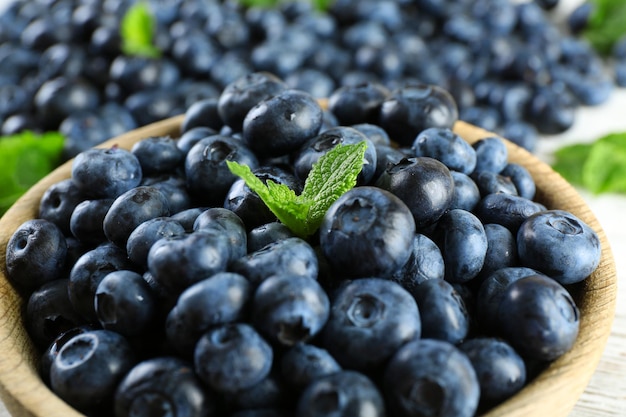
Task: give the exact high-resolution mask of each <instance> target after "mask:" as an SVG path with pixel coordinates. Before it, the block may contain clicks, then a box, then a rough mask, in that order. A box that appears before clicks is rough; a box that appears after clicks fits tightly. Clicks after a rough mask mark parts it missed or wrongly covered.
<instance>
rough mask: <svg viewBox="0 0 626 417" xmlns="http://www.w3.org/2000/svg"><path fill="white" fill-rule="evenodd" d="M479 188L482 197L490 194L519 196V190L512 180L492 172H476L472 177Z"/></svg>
mask: <svg viewBox="0 0 626 417" xmlns="http://www.w3.org/2000/svg"><path fill="white" fill-rule="evenodd" d="M470 176H471V177H472V179H473V180H474V183H475V184H476V186H477V187H478V190H479V191H480V195H481V196H483V197H484V196H486V195H489V194H498V193H502V194H511V195H517V188H516V187H515V184H514V183H513V181H512V180H511V178H509V177H507V176H505V175H500V174H496V173H495V172H490V171H475V172H474V173H472V175H470Z"/></svg>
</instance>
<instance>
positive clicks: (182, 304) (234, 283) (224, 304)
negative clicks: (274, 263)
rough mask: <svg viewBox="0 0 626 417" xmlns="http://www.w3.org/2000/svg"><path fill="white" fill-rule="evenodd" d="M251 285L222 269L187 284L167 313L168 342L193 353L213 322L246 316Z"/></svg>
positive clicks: (240, 318)
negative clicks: (191, 283) (188, 285)
mask: <svg viewBox="0 0 626 417" xmlns="http://www.w3.org/2000/svg"><path fill="white" fill-rule="evenodd" d="M252 293H253V290H252V286H251V285H250V283H249V282H248V281H247V280H246V279H245V278H244V277H243V276H241V275H239V274H235V273H232V272H220V273H217V274H215V275H212V276H211V277H210V278H206V279H204V280H202V281H199V282H197V283H195V284H193V285H191V286H190V287H188V288H187V289H186V290H185V291H183V292H182V294H181V295H180V296H179V297H178V300H177V302H176V305H175V306H174V307H173V308H172V309H171V310H170V312H169V313H168V316H167V319H166V322H165V330H166V335H167V338H168V340H169V342H170V343H171V344H172V345H173V346H174V347H175V348H176V349H177V350H178V351H179V352H180V353H182V354H184V355H190V354H191V353H192V352H193V349H194V346H195V344H196V343H197V341H198V339H200V336H202V334H203V333H205V332H206V331H207V330H208V329H210V328H211V327H213V326H216V325H220V324H224V323H232V322H235V321H239V320H243V319H244V318H245V317H246V315H247V312H248V311H247V308H248V304H249V303H248V302H249V300H250V299H251V298H252Z"/></svg>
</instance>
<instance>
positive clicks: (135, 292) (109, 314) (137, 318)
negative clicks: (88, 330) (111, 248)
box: [94, 270, 158, 339]
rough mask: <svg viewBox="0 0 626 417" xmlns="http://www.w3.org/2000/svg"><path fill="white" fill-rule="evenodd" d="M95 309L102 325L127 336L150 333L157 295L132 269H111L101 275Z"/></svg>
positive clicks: (153, 324) (155, 312) (155, 313)
mask: <svg viewBox="0 0 626 417" xmlns="http://www.w3.org/2000/svg"><path fill="white" fill-rule="evenodd" d="M94 309H95V311H96V315H97V316H98V321H99V322H100V325H101V326H102V328H104V329H106V330H111V331H114V332H117V333H119V334H121V335H123V336H126V337H127V338H129V339H132V338H135V337H141V336H144V335H150V332H151V331H152V330H153V329H154V328H155V326H156V324H157V320H156V319H157V310H158V308H157V296H156V294H154V292H153V291H152V289H151V288H150V286H149V285H148V283H147V282H146V281H145V280H144V279H143V277H142V276H141V275H140V274H138V273H137V272H134V271H129V270H121V271H114V272H111V273H109V274H108V275H106V276H105V277H104V278H102V280H101V281H100V283H99V284H98V287H97V288H96V293H95V298H94Z"/></svg>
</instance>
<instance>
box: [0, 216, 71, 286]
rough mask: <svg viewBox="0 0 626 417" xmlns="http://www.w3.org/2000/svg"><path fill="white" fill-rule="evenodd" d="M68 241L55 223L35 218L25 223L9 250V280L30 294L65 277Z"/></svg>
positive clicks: (7, 250) (15, 233) (8, 247)
mask: <svg viewBox="0 0 626 417" xmlns="http://www.w3.org/2000/svg"><path fill="white" fill-rule="evenodd" d="M66 254H67V241H66V239H65V236H63V232H62V231H61V229H59V227H58V226H56V225H55V224H54V223H52V222H50V221H48V220H43V219H33V220H27V221H26V222H24V223H22V224H21V225H20V226H19V227H18V228H17V230H15V232H13V235H11V238H10V239H9V243H8V244H7V247H6V258H5V262H6V270H7V277H8V279H9V281H10V282H11V284H13V285H14V286H15V287H16V288H17V289H18V290H19V291H22V292H23V293H24V294H30V293H31V292H32V291H34V290H35V289H36V288H39V287H40V286H41V285H43V284H44V283H46V282H50V281H53V280H55V279H59V278H62V275H61V274H62V273H63V272H64V269H65V256H66Z"/></svg>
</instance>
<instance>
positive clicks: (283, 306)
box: [252, 274, 330, 346]
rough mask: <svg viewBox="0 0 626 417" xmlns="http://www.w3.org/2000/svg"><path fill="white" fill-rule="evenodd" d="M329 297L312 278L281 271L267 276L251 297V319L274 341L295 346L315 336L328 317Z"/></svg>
mask: <svg viewBox="0 0 626 417" xmlns="http://www.w3.org/2000/svg"><path fill="white" fill-rule="evenodd" d="M329 311H330V301H329V299H328V295H327V294H326V292H325V291H324V289H323V288H322V287H321V285H320V284H319V283H318V282H317V281H316V280H313V279H311V278H308V277H305V276H299V275H289V274H281V275H274V276H271V277H269V278H267V279H266V280H265V281H263V282H262V283H261V285H259V286H258V287H257V289H256V291H255V293H254V297H253V299H252V322H253V324H254V326H255V328H257V329H258V330H259V331H260V332H261V333H262V334H263V335H265V337H267V339H268V340H269V341H270V342H272V343H273V344H275V345H279V346H280V345H282V346H293V345H295V344H297V343H299V342H307V341H309V340H310V339H312V338H313V337H315V336H316V335H317V334H318V333H319V332H320V331H321V330H322V328H323V327H324V325H325V324H326V321H327V320H328V315H329Z"/></svg>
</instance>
